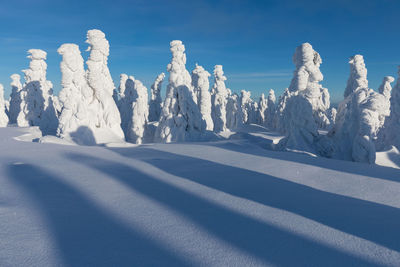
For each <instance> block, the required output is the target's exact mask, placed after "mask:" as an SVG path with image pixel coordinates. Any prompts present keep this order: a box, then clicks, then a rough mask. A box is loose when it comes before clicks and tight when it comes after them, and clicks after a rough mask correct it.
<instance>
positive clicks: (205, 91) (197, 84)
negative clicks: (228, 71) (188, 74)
mask: <svg viewBox="0 0 400 267" xmlns="http://www.w3.org/2000/svg"><path fill="white" fill-rule="evenodd" d="M210 76H211V74H210V73H209V72H208V71H206V70H205V69H204V68H203V67H202V66H199V65H197V64H196V68H195V69H194V70H193V71H192V86H193V88H194V92H195V93H196V94H197V105H198V106H199V109H200V113H201V116H202V120H203V123H205V125H206V126H205V127H206V130H207V131H212V130H213V129H214V123H213V120H212V117H211V94H210V91H209V89H210V82H209V80H208V78H209V77H210Z"/></svg>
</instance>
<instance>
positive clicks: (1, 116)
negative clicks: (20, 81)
mask: <svg viewBox="0 0 400 267" xmlns="http://www.w3.org/2000/svg"><path fill="white" fill-rule="evenodd" d="M7 125H8V116H7V114H6V104H5V101H4V87H3V85H2V84H1V83H0V127H7Z"/></svg>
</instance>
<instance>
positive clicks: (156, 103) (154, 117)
mask: <svg viewBox="0 0 400 267" xmlns="http://www.w3.org/2000/svg"><path fill="white" fill-rule="evenodd" d="M164 79H165V73H160V74H159V75H158V76H157V78H156V80H155V81H154V83H153V84H152V85H151V98H150V104H149V121H159V120H160V116H161V110H162V98H161V88H162V83H163V81H164Z"/></svg>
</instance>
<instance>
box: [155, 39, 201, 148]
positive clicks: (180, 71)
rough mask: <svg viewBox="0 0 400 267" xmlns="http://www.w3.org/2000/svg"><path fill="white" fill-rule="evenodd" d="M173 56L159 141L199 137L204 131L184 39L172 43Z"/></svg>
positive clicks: (157, 135)
mask: <svg viewBox="0 0 400 267" xmlns="http://www.w3.org/2000/svg"><path fill="white" fill-rule="evenodd" d="M170 45H171V52H172V60H171V63H170V64H168V66H167V71H168V72H169V73H170V74H169V81H168V86H167V94H166V98H165V100H164V103H163V109H162V113H161V118H160V121H159V125H158V127H157V130H156V133H155V141H156V142H157V141H158V142H164V143H169V142H174V141H189V140H192V141H193V140H199V138H200V137H201V135H202V133H204V131H205V127H204V124H203V123H202V116H201V113H200V109H199V107H198V106H197V102H196V96H195V93H194V91H193V88H192V81H191V77H190V74H189V72H188V71H187V69H186V54H185V46H184V45H183V44H182V41H179V40H175V41H172V42H171V43H170Z"/></svg>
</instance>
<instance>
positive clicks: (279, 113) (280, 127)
mask: <svg viewBox="0 0 400 267" xmlns="http://www.w3.org/2000/svg"><path fill="white" fill-rule="evenodd" d="M290 96H291V94H290V92H289V88H286V89H285V91H284V92H283V94H282V95H281V96H280V97H279V101H278V104H277V106H276V112H275V116H274V123H273V125H274V127H273V128H274V129H276V130H277V131H278V132H280V133H281V134H286V128H285V123H284V116H283V115H284V114H283V113H284V110H285V108H286V103H287V100H288V99H289V98H290Z"/></svg>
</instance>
